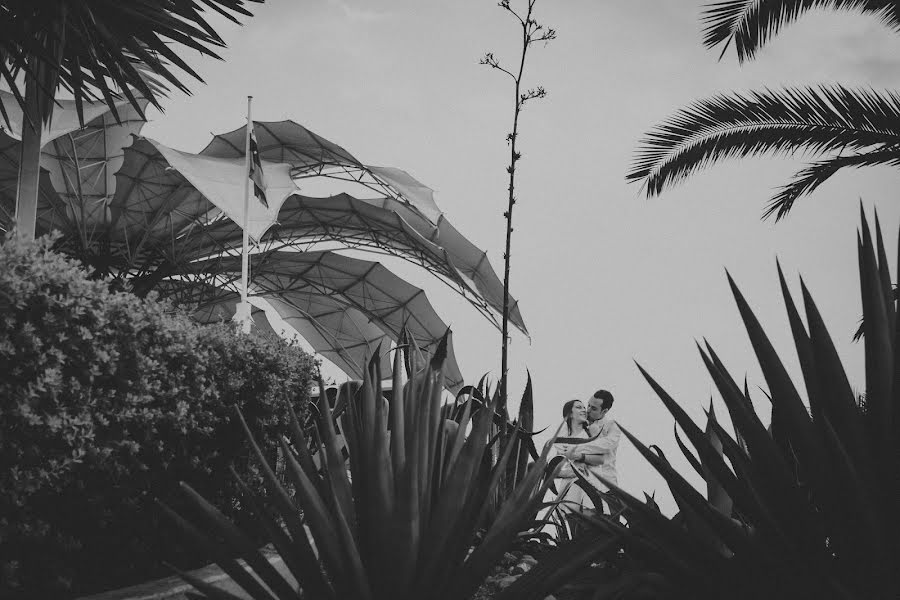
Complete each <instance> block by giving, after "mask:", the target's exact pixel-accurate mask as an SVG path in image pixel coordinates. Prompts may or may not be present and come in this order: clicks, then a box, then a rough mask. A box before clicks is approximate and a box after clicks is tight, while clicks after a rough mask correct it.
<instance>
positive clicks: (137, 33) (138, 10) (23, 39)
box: [0, 0, 264, 121]
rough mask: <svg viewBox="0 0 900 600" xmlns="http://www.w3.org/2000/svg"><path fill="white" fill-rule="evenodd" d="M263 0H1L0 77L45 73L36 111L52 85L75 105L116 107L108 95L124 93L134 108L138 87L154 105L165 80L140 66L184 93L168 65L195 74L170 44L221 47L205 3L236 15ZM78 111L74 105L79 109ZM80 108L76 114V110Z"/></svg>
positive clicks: (12, 80) (208, 49)
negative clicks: (90, 103)
mask: <svg viewBox="0 0 900 600" xmlns="http://www.w3.org/2000/svg"><path fill="white" fill-rule="evenodd" d="M263 1H264V0H143V1H141V2H108V3H102V4H98V3H96V2H87V1H85V0H77V1H76V0H72V1H68V2H33V1H32V0H4V2H3V3H2V5H0V58H2V60H3V63H4V66H3V68H2V69H0V77H2V79H4V80H5V81H6V83H7V84H8V85H9V86H10V87H11V88H12V89H13V92H14V94H16V99H17V101H18V102H19V103H20V105H21V106H22V108H23V110H24V109H25V106H24V99H23V98H22V95H21V94H20V93H19V91H18V86H20V85H21V81H17V80H16V75H17V74H18V73H19V72H24V73H25V74H26V76H27V77H37V76H38V74H39V73H44V74H45V75H46V74H49V77H47V78H46V80H45V82H44V83H45V85H43V86H42V90H41V91H42V93H43V95H44V96H45V98H49V99H50V101H49V102H45V103H44V104H43V111H42V112H43V114H42V118H43V119H44V120H45V121H46V120H47V119H49V117H50V114H51V113H52V106H53V102H52V99H53V96H54V94H55V91H56V89H57V88H59V87H63V88H65V89H67V90H69V91H70V92H71V93H72V95H73V96H74V98H75V101H76V103H77V105H78V106H79V107H80V106H81V104H82V102H84V101H85V100H94V99H96V98H98V97H102V98H104V100H105V101H106V102H107V103H108V104H109V106H110V108H111V109H112V110H113V112H114V114H115V108H114V105H113V103H114V102H115V100H116V99H117V98H118V97H119V96H120V93H121V94H122V95H124V96H125V97H126V98H127V99H128V100H129V101H130V102H131V104H132V105H133V106H134V107H135V109H137V110H138V112H139V113H140V112H141V110H142V107H141V106H139V104H138V100H137V99H134V94H133V93H132V91H131V90H132V89H134V90H137V91H138V92H139V93H140V94H142V95H143V96H144V97H145V98H147V99H148V100H149V101H150V102H152V103H153V104H154V105H155V106H157V107H160V103H159V98H160V97H161V95H163V94H164V87H161V86H160V85H151V84H149V83H148V77H147V74H152V75H155V76H157V77H158V78H159V80H161V81H163V82H165V83H167V84H169V85H171V86H173V87H175V88H178V89H179V90H182V91H184V92H186V93H189V90H188V89H187V87H186V86H185V84H184V83H183V82H182V81H181V79H180V78H179V76H178V75H176V74H175V73H173V72H172V71H171V70H170V69H169V65H174V66H175V67H177V68H178V69H180V70H181V71H183V72H184V73H187V74H188V75H190V76H191V77H193V78H195V79H197V80H198V81H202V79H201V78H200V76H199V75H198V74H197V73H196V72H195V71H194V70H193V69H192V68H191V67H190V66H189V65H188V64H187V63H186V62H185V61H184V60H183V59H182V58H181V55H183V54H184V52H183V51H179V49H178V48H177V45H180V46H182V47H183V48H186V49H190V50H195V51H197V52H199V53H201V54H204V55H207V56H211V57H214V58H218V56H217V55H216V53H215V52H214V51H213V49H214V48H217V47H224V45H225V43H224V42H223V41H222V38H221V37H220V36H219V35H218V34H217V33H216V32H215V30H214V29H213V28H212V26H210V25H209V23H208V22H207V20H206V17H205V16H204V12H205V11H206V10H207V9H209V10H212V11H214V12H215V13H217V14H219V15H224V16H225V17H226V18H228V19H230V20H231V21H235V22H236V21H237V20H236V18H235V16H234V15H242V16H252V15H251V13H250V12H249V11H247V10H246V8H244V5H245V4H246V3H247V2H254V3H262V2H263ZM117 90H120V91H121V92H120V91H117ZM79 112H80V110H79ZM79 116H81V115H79Z"/></svg>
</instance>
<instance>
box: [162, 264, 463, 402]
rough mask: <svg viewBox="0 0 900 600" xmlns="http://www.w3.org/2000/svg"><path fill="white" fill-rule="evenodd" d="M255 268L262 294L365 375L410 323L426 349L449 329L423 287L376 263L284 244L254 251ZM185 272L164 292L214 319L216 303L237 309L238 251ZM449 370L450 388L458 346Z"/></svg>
mask: <svg viewBox="0 0 900 600" xmlns="http://www.w3.org/2000/svg"><path fill="white" fill-rule="evenodd" d="M250 273H251V280H250V288H251V289H252V291H253V295H254V296H255V297H258V298H262V299H265V300H266V301H267V302H269V304H271V305H272V307H273V308H274V309H275V310H276V311H277V312H278V313H279V315H280V316H281V318H282V319H284V320H285V321H286V322H288V323H289V324H290V325H292V326H293V327H295V328H296V329H297V330H298V331H299V332H300V334H301V335H302V336H303V337H304V339H306V340H307V341H308V342H309V343H310V344H311V345H312V346H313V348H314V349H315V350H316V351H317V352H319V353H321V354H323V355H324V356H326V357H327V358H329V360H331V361H332V362H334V363H335V364H337V365H338V366H339V367H341V368H342V369H343V370H344V371H345V372H348V373H351V374H353V375H355V376H358V377H361V376H362V368H363V366H364V365H365V359H366V357H367V356H370V355H372V354H373V353H374V351H375V350H376V349H377V348H378V347H379V346H380V345H382V344H387V343H389V342H391V341H394V342H396V341H397V340H398V339H399V337H400V335H401V331H402V330H403V328H404V327H405V328H406V330H407V332H408V334H409V335H411V336H412V337H413V338H414V339H415V340H416V343H417V344H418V345H419V346H420V347H422V348H423V349H425V350H427V351H433V350H434V349H435V348H436V346H437V344H438V342H439V341H440V339H441V338H442V337H443V335H444V334H445V333H446V331H447V326H446V324H445V323H444V322H443V321H442V320H441V318H440V317H439V316H438V315H437V313H436V312H435V310H434V308H433V307H432V306H431V303H430V302H429V301H428V298H427V297H426V295H425V292H424V291H423V290H421V289H420V288H417V287H415V286H413V285H411V284H409V283H407V282H406V281H404V280H403V279H401V278H399V277H397V276H396V275H394V274H393V273H391V272H390V271H389V270H388V269H387V268H385V267H384V266H383V265H381V264H380V263H377V262H371V261H366V260H360V259H357V258H351V257H348V256H343V255H340V254H337V253H335V252H330V251H318V252H290V251H284V250H281V251H273V252H266V253H262V254H256V255H253V256H252V257H251V269H250ZM183 276H184V277H186V278H187V279H188V281H184V280H182V281H177V280H176V281H172V282H164V283H163V284H162V287H161V289H162V291H163V292H164V293H167V294H168V295H170V296H172V297H174V298H175V299H177V300H178V301H179V302H181V303H185V304H188V305H190V306H196V307H199V309H200V310H201V311H203V313H202V314H203V315H208V317H207V318H215V317H216V316H217V313H216V312H215V311H214V310H212V308H213V307H216V306H220V305H226V306H227V313H220V314H222V316H225V315H229V314H232V311H233V306H234V304H235V303H236V302H237V300H238V293H237V289H236V285H237V283H238V282H239V280H240V276H241V266H240V258H239V257H223V258H220V259H210V260H205V261H199V262H197V263H193V264H192V265H191V267H190V269H188V270H185V271H184V272H183ZM386 366H387V365H385V367H386ZM445 375H446V377H447V381H446V384H447V387H448V388H449V389H454V390H455V389H457V388H458V387H459V386H461V385H462V383H463V380H462V375H461V373H460V371H459V367H458V365H457V363H456V358H455V356H454V354H453V349H452V344H451V345H450V346H449V352H448V358H447V362H446V366H445Z"/></svg>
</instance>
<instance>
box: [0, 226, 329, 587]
mask: <svg viewBox="0 0 900 600" xmlns="http://www.w3.org/2000/svg"><path fill="white" fill-rule="evenodd" d="M49 248H50V241H49V240H47V239H42V240H39V241H38V242H36V243H21V242H17V241H15V240H12V239H10V240H7V241H6V242H5V243H4V244H3V245H2V246H0V432H2V436H0V568H2V575H0V596H2V597H4V598H5V597H32V598H48V597H54V598H55V597H61V596H66V595H70V594H75V593H86V592H89V591H97V590H99V589H105V588H113V587H120V586H124V585H127V584H131V583H136V582H138V581H141V580H144V579H148V578H150V577H152V576H162V575H164V574H167V573H166V572H165V571H164V570H162V569H160V565H159V562H158V560H159V558H160V557H162V556H165V557H167V558H168V559H170V560H172V559H173V557H174V558H175V560H176V561H178V560H182V564H184V563H183V561H184V560H186V559H185V556H187V555H186V554H185V553H184V549H183V548H181V546H179V545H178V544H176V543H175V540H174V536H173V535H172V533H171V530H167V529H165V528H162V527H160V515H159V513H158V511H157V510H156V509H155V506H154V505H153V504H152V503H151V500H152V499H153V497H154V496H158V497H160V498H165V499H170V501H171V502H176V503H177V501H176V499H175V496H174V495H173V492H174V491H175V488H176V487H177V486H178V482H179V481H181V480H184V481H188V482H190V483H191V485H192V486H194V487H195V488H196V489H199V490H203V493H204V494H205V495H206V496H207V497H208V498H210V500H211V501H212V502H213V503H214V504H216V506H218V507H219V508H220V509H221V510H223V511H224V512H226V513H227V514H230V515H234V516H235V518H237V519H240V518H241V510H240V509H241V507H240V503H239V502H238V501H237V500H236V498H237V490H236V489H235V486H234V484H233V483H231V481H232V480H231V479H230V478H229V477H228V475H227V473H228V466H229V465H231V464H234V465H235V467H236V468H237V470H238V472H240V473H242V475H243V476H244V478H245V480H246V481H248V483H250V484H251V485H252V486H259V485H260V484H261V478H260V476H259V474H258V473H257V472H256V469H255V468H251V466H250V463H249V460H248V458H249V447H248V446H247V444H246V443H245V441H244V437H243V433H242V432H241V431H240V430H239V429H237V428H235V426H234V425H233V424H232V423H231V420H230V417H229V415H230V413H229V408H230V407H231V406H233V405H239V406H241V407H242V410H243V411H244V414H245V415H246V417H247V420H248V422H249V423H250V424H251V427H252V428H253V429H254V432H255V433H256V435H257V436H258V438H257V439H259V440H260V442H261V444H262V445H263V447H264V448H265V449H266V451H267V452H269V454H270V455H271V453H272V452H274V449H275V448H276V444H277V437H278V433H279V432H280V431H281V430H282V428H283V426H284V425H285V424H286V423H287V410H286V405H287V403H286V402H285V400H289V401H291V402H292V403H293V405H294V406H295V408H297V410H300V411H303V410H305V406H306V402H307V398H308V391H307V390H308V384H309V380H310V377H311V373H312V370H313V368H314V363H313V361H312V359H311V357H309V356H308V355H307V354H305V353H304V352H302V351H301V350H299V349H298V348H296V347H291V346H289V345H287V344H286V343H284V342H281V341H280V340H268V339H264V338H261V337H249V336H242V335H238V334H237V333H236V332H235V331H233V328H232V327H231V326H230V325H228V324H220V325H215V326H201V325H198V324H195V323H193V322H192V321H191V320H190V319H189V318H188V317H187V316H186V315H183V314H181V313H179V312H177V311H174V310H172V309H171V308H170V307H168V306H166V305H164V304H161V303H159V302H156V301H154V300H153V299H152V298H151V299H139V298H137V297H135V296H134V295H132V294H129V293H115V292H112V291H110V290H109V289H108V285H107V283H106V282H104V281H97V280H93V281H92V280H90V279H89V278H88V277H87V275H86V274H85V273H84V272H83V271H82V270H81V269H80V267H79V266H78V265H77V264H76V263H74V262H72V261H71V260H69V259H65V258H63V257H61V256H59V255H57V254H55V253H53V252H52V251H50V249H49ZM186 566H193V565H186Z"/></svg>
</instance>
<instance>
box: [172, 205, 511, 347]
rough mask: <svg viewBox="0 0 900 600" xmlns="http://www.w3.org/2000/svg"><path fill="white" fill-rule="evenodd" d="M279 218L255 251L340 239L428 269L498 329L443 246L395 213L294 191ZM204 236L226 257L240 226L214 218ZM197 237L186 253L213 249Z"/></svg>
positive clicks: (313, 246)
mask: <svg viewBox="0 0 900 600" xmlns="http://www.w3.org/2000/svg"><path fill="white" fill-rule="evenodd" d="M279 218H280V221H279V222H278V223H276V225H275V226H273V227H272V228H271V229H270V230H269V231H268V232H267V233H266V235H265V236H264V237H263V239H262V240H261V242H260V243H259V244H258V245H257V248H258V250H259V251H260V252H268V251H271V250H276V249H285V248H289V249H295V250H300V251H309V250H314V249H316V247H317V246H321V245H323V244H327V243H329V242H340V243H341V244H343V245H345V246H347V247H348V248H354V249H363V250H364V251H366V252H370V253H375V254H383V255H386V256H393V257H397V258H401V259H404V260H406V261H408V262H411V263H413V264H416V265H418V266H421V267H423V268H426V269H428V270H429V271H430V272H431V273H432V274H433V275H435V276H437V278H438V280H439V281H441V282H442V283H444V284H445V285H447V286H448V287H450V288H451V289H454V290H455V291H457V292H458V293H460V294H461V295H462V296H463V297H464V298H466V300H467V301H468V302H469V303H470V304H471V305H472V306H473V307H475V308H476V310H478V311H479V312H480V313H481V314H482V315H483V316H484V317H485V318H486V319H488V320H489V321H490V322H491V323H493V324H494V326H495V327H497V328H498V329H499V322H498V321H497V316H496V314H495V313H494V312H493V311H492V309H491V306H490V305H489V303H488V302H487V300H485V298H484V297H483V296H482V295H481V294H480V293H479V292H477V291H476V290H473V289H472V288H471V285H469V284H468V283H467V282H466V280H465V277H464V276H463V275H462V274H461V273H460V271H459V270H458V268H457V266H458V265H457V264H455V263H454V261H453V259H452V258H451V257H449V256H447V252H446V250H445V249H443V248H442V247H440V246H438V245H436V244H435V243H434V242H432V241H431V240H429V239H428V238H426V237H424V236H422V235H421V234H420V233H419V232H418V231H416V230H415V229H414V228H413V227H412V226H411V225H410V224H409V223H406V222H405V221H404V220H403V219H402V217H400V216H399V215H398V214H397V213H395V212H392V211H390V210H388V209H384V208H381V207H378V206H375V205H373V204H371V203H369V202H367V201H364V200H359V199H357V198H353V197H352V196H349V195H347V194H339V195H337V196H332V197H329V198H308V197H304V196H300V195H296V194H295V195H294V196H292V197H290V198H288V200H287V201H285V204H284V205H283V206H282V209H281V213H280V217H279ZM203 234H204V236H205V238H206V239H207V240H208V241H209V246H212V247H215V248H218V249H219V250H218V252H219V255H221V256H231V255H233V253H231V254H229V253H228V252H225V250H226V249H227V248H233V247H234V245H235V244H237V243H238V240H239V239H240V236H241V230H240V227H238V226H237V225H236V224H235V223H233V222H232V221H230V220H219V221H218V222H217V223H215V224H213V225H211V226H209V227H207V228H204V230H203ZM224 240H229V241H228V242H227V243H225V242H224ZM198 241H199V242H200V244H201V245H200V246H199V247H197V246H191V247H189V256H191V258H192V259H195V258H196V259H200V258H209V257H212V256H213V253H212V252H210V250H211V249H212V248H210V247H206V248H204V246H203V244H202V240H198Z"/></svg>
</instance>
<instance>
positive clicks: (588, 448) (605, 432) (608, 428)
mask: <svg viewBox="0 0 900 600" xmlns="http://www.w3.org/2000/svg"><path fill="white" fill-rule="evenodd" d="M588 432H589V433H590V434H591V437H593V436H595V435H598V434H599V436H598V437H597V439H595V440H593V441H590V442H586V443H584V444H579V446H578V452H579V454H578V455H577V457H576V458H577V460H580V461H582V462H584V463H585V464H587V465H590V466H596V465H600V464H603V461H604V460H605V458H606V455H607V454H610V453H611V452H612V451H613V450H615V449H616V448H617V447H618V446H619V438H620V437H621V436H622V431H621V430H620V429H619V426H618V425H616V423H615V421H609V422H607V423H604V425H603V426H602V429H601V426H599V425H598V426H597V430H596V431H594V430H592V429H589V430H588Z"/></svg>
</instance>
